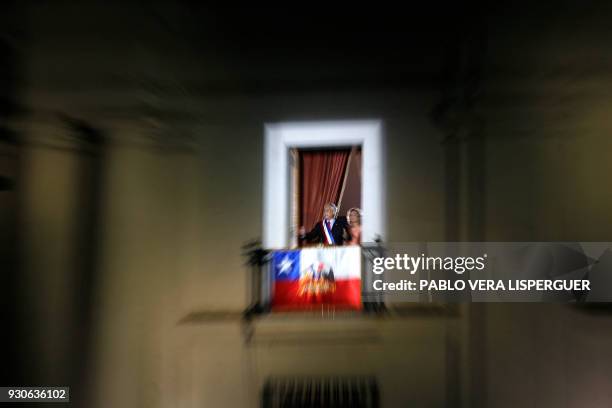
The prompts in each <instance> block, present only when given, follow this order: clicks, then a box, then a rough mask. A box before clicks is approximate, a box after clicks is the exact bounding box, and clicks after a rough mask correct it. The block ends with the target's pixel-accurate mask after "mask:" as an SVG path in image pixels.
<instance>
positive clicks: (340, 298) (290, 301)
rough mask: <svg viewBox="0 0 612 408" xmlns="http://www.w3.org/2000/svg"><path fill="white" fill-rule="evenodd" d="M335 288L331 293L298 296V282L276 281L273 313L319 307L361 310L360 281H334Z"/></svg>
mask: <svg viewBox="0 0 612 408" xmlns="http://www.w3.org/2000/svg"><path fill="white" fill-rule="evenodd" d="M335 286H336V287H335V290H334V291H333V292H327V293H302V294H300V284H299V281H289V280H280V281H276V282H274V294H273V296H272V309H273V310H275V311H280V310H304V309H311V308H312V307H313V306H319V305H333V306H336V307H337V308H346V309H358V310H360V309H361V308H362V305H361V280H360V279H346V280H345V279H343V280H338V281H335Z"/></svg>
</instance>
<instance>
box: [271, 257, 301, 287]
mask: <svg viewBox="0 0 612 408" xmlns="http://www.w3.org/2000/svg"><path fill="white" fill-rule="evenodd" d="M272 267H273V268H274V279H276V280H298V279H300V251H299V250H297V251H278V252H275V253H274V258H273V260H272Z"/></svg>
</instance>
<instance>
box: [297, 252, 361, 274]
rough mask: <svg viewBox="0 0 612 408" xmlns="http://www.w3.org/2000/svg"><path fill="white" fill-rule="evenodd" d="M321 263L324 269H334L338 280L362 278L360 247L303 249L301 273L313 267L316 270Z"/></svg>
mask: <svg viewBox="0 0 612 408" xmlns="http://www.w3.org/2000/svg"><path fill="white" fill-rule="evenodd" d="M321 262H322V263H323V267H324V268H330V267H331V268H332V270H333V271H334V278H335V279H336V280H342V279H359V278H361V248H360V247H359V246H347V247H331V248H305V249H302V251H301V254H300V272H301V273H304V272H305V271H307V270H309V269H310V268H311V267H314V268H315V269H316V268H317V267H318V266H319V265H320V263H321Z"/></svg>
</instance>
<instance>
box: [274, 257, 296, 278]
mask: <svg viewBox="0 0 612 408" xmlns="http://www.w3.org/2000/svg"><path fill="white" fill-rule="evenodd" d="M291 265H293V262H291V260H290V259H289V255H287V256H285V259H283V260H282V261H281V263H280V264H279V265H278V266H279V269H280V270H279V271H278V274H279V275H280V274H281V273H289V271H290V270H291Z"/></svg>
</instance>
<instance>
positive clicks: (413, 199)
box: [12, 2, 612, 407]
mask: <svg viewBox="0 0 612 408" xmlns="http://www.w3.org/2000/svg"><path fill="white" fill-rule="evenodd" d="M23 7H24V11H25V16H26V17H24V27H25V30H26V31H27V36H25V37H24V39H23V42H22V43H20V44H19V47H21V48H20V49H21V51H22V52H21V53H22V55H23V57H22V58H23V61H22V62H23V64H24V66H25V67H26V69H25V70H24V74H23V75H24V76H25V82H26V84H27V86H26V87H25V89H24V90H23V91H22V92H21V94H20V95H21V98H20V100H21V101H22V103H23V105H24V106H26V107H27V114H25V115H24V116H22V117H21V118H18V119H15V120H14V122H13V123H12V126H13V127H14V128H15V129H18V130H19V131H20V132H21V134H23V145H22V147H21V153H22V154H23V157H24V159H23V161H24V164H23V178H22V180H21V179H20V186H19V187H20V188H19V190H20V200H21V204H20V206H21V208H20V211H21V212H22V214H21V215H20V221H19V222H20V224H19V231H20V232H21V240H22V242H21V244H22V245H21V246H22V248H23V250H22V253H21V257H20V259H21V265H22V268H23V275H22V277H21V283H22V285H23V287H24V289H23V290H22V292H21V301H22V302H23V305H22V306H23V307H22V309H23V315H24V316H28V318H29V320H28V322H27V325H26V326H27V327H26V328H25V329H24V330H25V333H27V336H25V337H24V343H25V345H24V349H25V352H24V354H27V355H29V356H31V357H30V358H32V360H31V361H30V363H26V367H28V368H29V369H30V370H32V373H31V378H36V379H38V380H39V381H41V382H44V383H49V384H50V383H53V382H58V381H59V382H62V383H63V382H65V381H70V379H71V378H78V379H79V383H78V386H74V387H73V396H74V398H75V400H76V401H77V402H79V403H80V404H81V405H83V406H109V405H113V406H118V407H121V406H126V407H127V406H129V407H133V406H143V407H145V406H146V407H151V406H194V405H198V404H199V405H204V406H208V405H211V406H214V405H219V404H225V405H232V406H244V405H249V404H251V405H252V406H254V405H256V403H257V396H258V395H257V393H258V390H259V386H260V385H261V383H262V382H263V381H264V380H265V378H266V376H267V375H269V374H278V373H281V374H283V373H285V374H287V373H289V374H290V373H294V374H299V373H306V372H316V371H317V370H320V371H321V372H333V371H334V370H340V371H342V370H344V371H346V372H350V371H352V370H353V369H355V367H356V366H357V364H356V361H357V359H358V358H359V357H360V354H361V353H363V352H365V351H368V352H371V353H372V355H373V356H375V357H372V356H370V357H368V360H367V361H365V360H361V359H360V360H359V361H360V362H361V363H363V364H361V363H360V366H359V369H360V370H361V371H362V372H364V373H365V372H369V373H376V374H378V375H379V376H380V378H381V382H382V383H381V388H382V392H383V400H384V401H385V402H386V403H388V404H389V406H394V405H393V402H394V401H395V402H396V403H397V405H396V406H402V404H401V403H399V402H398V401H400V400H402V399H404V398H408V396H409V395H413V396H418V401H420V402H423V404H421V405H427V406H447V405H458V404H460V403H462V404H463V405H464V406H506V405H511V403H517V404H520V405H530V404H544V405H553V404H554V405H559V406H567V407H571V406H577V405H578V404H579V403H580V402H582V403H584V402H585V401H587V402H589V401H593V403H594V405H596V404H595V403H599V402H601V404H603V405H605V404H606V403H608V404H609V402H610V395H609V394H607V393H606V391H604V390H605V389H610V387H608V385H609V382H610V377H609V375H607V374H606V373H605V371H604V369H603V367H604V365H605V364H606V363H607V362H609V361H610V358H611V357H612V356H610V354H609V353H608V352H607V351H606V349H605V344H606V343H607V341H608V340H609V339H610V336H611V334H610V333H609V331H607V330H606V329H605V328H604V326H605V325H606V324H609V317H606V316H604V317H598V318H596V317H592V316H589V315H584V314H580V313H578V312H575V311H574V310H571V309H570V308H567V307H565V306H560V305H559V306H556V305H510V304H507V305H473V306H465V307H462V308H461V314H460V315H459V316H458V317H453V316H451V317H441V318H431V317H429V318H422V317H419V318H415V317H407V318H404V319H400V320H399V321H391V322H371V321H359V322H357V323H355V322H343V323H342V324H347V325H349V326H350V325H351V324H355V325H356V326H357V327H356V328H354V330H355V331H354V333H356V336H371V338H373V340H371V343H367V344H368V345H366V346H362V345H361V344H356V343H354V342H353V341H351V340H350V339H347V338H346V337H343V336H342V333H340V330H339V329H338V328H333V327H332V328H330V325H329V321H326V320H316V319H315V320H308V319H306V320H301V321H296V322H284V321H282V320H281V321H275V320H274V319H268V320H263V321H260V322H258V323H256V324H254V325H253V326H244V325H243V323H242V321H241V320H240V312H241V311H242V310H243V309H244V307H245V306H246V305H247V303H248V297H247V292H248V284H247V282H248V280H247V272H248V271H247V269H246V268H245V266H244V262H245V259H244V258H243V257H242V255H241V251H242V250H241V246H242V245H243V244H244V243H245V242H247V241H249V240H251V239H256V238H258V237H259V236H260V232H261V212H262V209H261V202H262V174H263V156H262V153H263V124H264V123H266V122H278V121H285V120H286V121H289V120H310V119H312V120H323V119H353V118H358V119H359V118H380V119H382V120H383V121H384V124H385V137H386V168H387V178H386V191H387V197H386V203H387V219H388V225H387V231H388V238H387V239H388V241H392V242H402V241H443V240H461V239H465V240H500V241H503V240H585V241H586V240H610V239H609V238H610V227H609V225H610V223H609V222H606V221H609V218H610V215H609V214H608V211H607V209H608V208H610V207H612V196H611V195H610V189H607V188H606V187H605V175H606V174H607V173H609V170H610V163H609V161H607V160H606V157H607V153H608V152H609V151H610V150H609V148H610V147H611V146H610V142H609V141H607V140H608V138H606V137H605V135H606V131H607V130H608V126H609V124H610V122H609V120H608V119H607V115H606V113H607V110H606V109H608V108H609V103H610V102H609V98H607V96H609V95H608V91H607V89H608V87H609V85H610V84H609V82H610V75H609V74H608V71H609V70H608V69H607V68H608V65H609V62H610V61H609V60H608V58H609V56H608V55H607V54H600V52H599V51H600V50H605V48H606V44H607V41H606V40H607V39H609V35H608V34H609V29H608V26H607V25H606V24H605V21H606V19H605V16H609V15H610V11H609V10H603V11H600V10H598V9H597V8H595V7H591V8H585V9H581V10H582V11H580V12H579V13H577V12H576V11H575V10H570V9H563V8H560V10H562V11H555V12H554V13H553V10H550V9H549V8H546V7H544V6H542V9H541V10H537V7H539V6H533V7H534V14H533V15H531V14H530V17H527V16H526V15H525V14H523V13H522V12H521V13H519V11H517V10H498V11H497V13H493V14H492V16H491V17H487V18H486V19H485V20H484V21H486V22H487V24H486V27H485V28H486V30H484V33H485V34H482V33H481V34H482V35H484V37H483V36H481V37H479V36H478V33H476V34H474V35H475V36H476V37H470V36H466V37H465V38H463V37H458V38H457V41H458V44H457V47H458V49H462V50H467V51H463V53H461V52H460V53H459V55H458V56H457V58H450V59H449V62H448V64H449V67H448V68H449V70H450V71H451V72H457V73H459V74H458V75H457V76H456V77H454V76H452V78H454V79H452V80H451V81H449V82H448V83H447V84H446V85H445V86H438V85H439V84H438V83H433V84H432V83H431V82H428V81H426V80H425V79H424V78H421V77H418V76H416V77H412V78H410V79H409V80H407V81H406V83H403V84H402V86H387V87H385V86H382V85H381V86H380V87H377V86H372V87H361V88H360V87H359V86H355V88H356V89H352V88H351V87H350V86H349V87H348V89H347V88H346V87H345V88H342V87H340V88H336V89H331V90H326V89H321V88H319V89H316V90H310V89H309V87H307V86H306V87H304V88H299V87H298V88H297V89H295V88H294V87H293V86H292V83H291V82H290V81H285V82H282V81H280V83H281V84H284V85H280V86H279V87H274V86H270V87H266V86H263V87H261V88H258V87H257V86H255V87H254V88H249V86H247V85H244V88H240V86H239V85H238V88H237V89H235V88H232V87H231V86H227V84H241V81H242V80H244V78H245V75H246V74H244V72H242V71H241V70H240V69H237V68H236V67H235V66H236V64H235V63H233V62H232V61H231V60H228V59H224V58H222V57H219V55H218V52H220V51H219V49H218V47H221V48H223V47H222V43H219V42H218V41H220V40H219V39H215V38H210V37H209V36H206V35H202V36H201V37H197V36H196V37H189V35H190V34H191V32H190V29H192V27H191V26H189V25H188V24H186V23H189V22H190V21H192V20H190V18H189V15H190V10H189V8H187V7H183V6H180V5H177V6H172V5H166V6H159V5H158V6H156V7H153V8H148V7H146V6H143V5H141V4H128V5H107V4H104V5H102V4H99V5H96V4H83V5H81V4H79V3H72V4H70V3H61V4H53V5H52V4H44V3H36V2H35V3H32V4H30V5H25V6H23ZM563 10H565V11H563ZM509 16H514V18H511V17H509ZM545 19H546V21H551V23H549V25H546V26H542V25H541V24H539V23H540V22H542V21H544V20H545ZM548 19H550V20H548ZM516 21H523V22H524V24H523V25H517V24H516ZM184 23H185V24H184ZM182 25H187V28H185V29H184V30H181V29H180V27H181V26H182ZM466 31H467V32H470V33H471V31H470V30H466ZM186 35H187V37H186ZM474 38H476V39H474ZM452 40H453V41H454V40H455V38H453V39H452ZM215 41H217V43H215ZM423 41H424V40H423ZM453 41H449V43H451V44H452V43H453ZM219 44H221V45H219ZM584 44H590V45H591V46H592V48H589V47H585V46H584ZM196 45H197V47H202V48H203V50H201V49H199V48H197V47H196ZM194 47H195V48H194ZM471 52H473V54H470V53H471ZM466 53H467V54H466ZM262 66H263V67H266V65H259V69H261V67H262ZM268 67H269V68H270V72H269V73H267V71H265V70H264V71H263V72H259V73H258V72H256V73H255V74H253V73H251V72H249V75H251V74H252V75H255V77H256V79H257V75H260V76H262V77H263V80H262V82H263V83H264V84H266V83H267V84H270V83H274V81H268V82H266V80H267V79H269V78H273V79H274V78H275V76H279V77H281V79H282V75H283V72H284V71H283V66H282V65H279V66H277V64H274V63H270V64H269V65H268ZM437 67H438V66H437V65H436V62H435V61H434V63H433V65H432V66H431V67H430V69H437ZM462 72H465V75H463V76H462V75H461V73H462ZM474 72H476V74H477V75H476V76H477V77H478V81H476V84H475V85H474V84H473V83H472V82H470V81H471V79H470V78H472V75H473V73H474ZM291 74H292V75H297V76H298V77H300V76H303V77H305V78H308V75H309V72H308V67H304V68H303V69H301V70H297V71H292V73H291ZM266 75H268V76H269V78H268V77H266ZM407 75H408V74H407ZM410 75H414V74H410ZM285 79H286V78H285ZM373 80H374V82H377V83H380V84H384V83H385V76H384V73H383V74H381V75H380V76H378V77H374V78H373ZM306 82H307V83H308V81H306ZM255 83H258V81H255ZM218 84H221V85H218ZM224 84H225V85H224ZM323 88H324V87H323ZM440 88H443V89H440ZM457 95H458V96H459V97H457ZM440 106H442V108H440V109H438V110H436V107H440ZM449 107H450V108H449ZM432 112H433V114H432ZM436 112H438V113H440V112H441V114H440V115H437V114H436ZM75 121H76V122H75ZM81 122H84V124H85V125H86V126H85V128H91V129H95V130H96V131H97V132H99V133H100V134H101V135H103V136H102V139H103V140H104V142H103V143H97V144H96V143H92V142H91V140H88V139H87V138H86V137H85V138H84V136H83V135H82V129H83V123H81ZM79 129H80V130H79ZM75 134H76V135H77V136H75ZM85 134H87V132H85ZM79 135H80V136H79ZM98 160H99V161H101V163H102V165H100V166H97V165H95V163H96V161H98ZM84 180H85V181H84ZM87 180H90V183H89V184H88V183H87ZM88 185H89V187H87V186H88ZM91 187H93V189H92V188H91ZM83 194H85V195H86V199H85V200H83ZM87 197H88V198H87ZM92 214H94V215H92ZM93 218H95V219H96V220H98V222H92V221H91V220H92V219H93ZM83 226H90V227H88V228H83ZM82 250H83V251H85V254H84V255H83V252H82ZM89 275H91V276H89ZM83 276H87V279H86V281H85V283H83V280H82V279H83ZM83 288H84V289H85V291H83V290H82V289H83ZM83 299H89V300H90V302H84V301H83ZM83 308H84V309H88V310H85V311H83V310H82V309H83ZM193 312H199V313H200V314H201V315H202V316H204V317H203V318H201V319H200V320H196V321H195V322H191V323H184V322H183V323H181V322H182V321H183V319H184V318H185V316H187V315H189V314H190V313H193ZM58 316H61V317H62V318H61V319H58V318H57V317H58ZM83 316H85V317H87V318H84V317H83ZM249 330H254V331H255V334H254V337H252V341H248V339H249V338H250V337H249V336H248V334H249ZM287 330H289V332H290V333H289V339H290V340H291V341H290V344H289V345H287V344H284V345H280V346H279V345H277V344H275V343H274V342H273V341H271V340H270V339H274V338H275V337H279V338H280V339H281V340H282V339H287V336H288V335H287ZM291 330H295V331H296V332H297V333H298V334H299V335H302V336H304V341H301V342H300V341H295V340H293V337H291V334H292V332H291ZM321 336H331V338H332V344H331V345H329V344H328V345H324V346H322V345H320V344H319V343H318V339H320V337H321ZM309 340H312V341H309ZM548 344H550V345H551V346H550V347H547V346H546V345H548ZM75 350H79V353H75V352H74V351H75ZM82 360H84V361H85V362H82ZM315 364H316V365H315ZM34 372H35V373H34ZM574 373H577V374H576V375H577V376H579V377H580V378H581V379H582V380H580V381H578V382H577V383H576V382H574V377H573V374H574ZM402 375H405V377H402ZM587 378H588V379H589V380H590V381H588V382H587V380H586V379H587ZM221 379H223V380H221ZM75 384H76V383H75ZM516 388H519V389H523V390H524V391H523V392H512V390H514V389H516ZM559 388H561V389H566V390H569V391H567V394H566V395H564V397H566V398H561V397H560V396H559V395H558V394H556V393H555V392H554V391H553V390H555V389H559ZM591 398H593V399H591ZM564 404H565V405H564Z"/></svg>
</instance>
